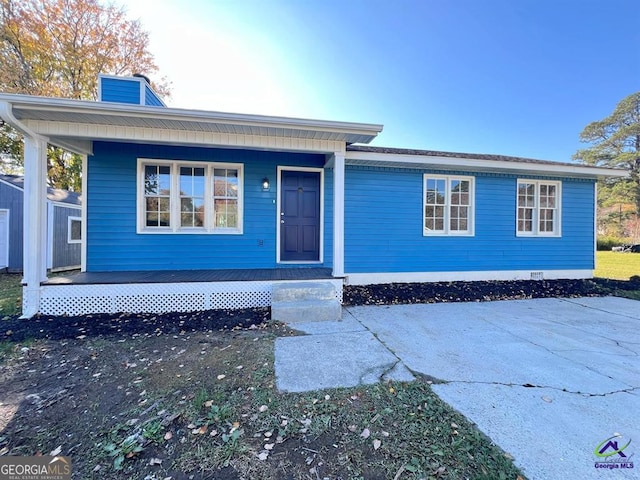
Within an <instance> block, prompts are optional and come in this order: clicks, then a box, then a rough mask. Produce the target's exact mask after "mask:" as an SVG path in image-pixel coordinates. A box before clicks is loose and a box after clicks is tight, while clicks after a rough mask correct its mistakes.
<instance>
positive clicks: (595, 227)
mask: <svg viewBox="0 0 640 480" xmlns="http://www.w3.org/2000/svg"><path fill="white" fill-rule="evenodd" d="M597 251H598V182H593V268H594V270H595V269H596V267H597V266H598V265H597V263H598V254H597Z"/></svg>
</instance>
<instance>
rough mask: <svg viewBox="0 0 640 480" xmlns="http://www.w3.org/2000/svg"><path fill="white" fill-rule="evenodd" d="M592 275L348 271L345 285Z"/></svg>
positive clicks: (587, 272)
mask: <svg viewBox="0 0 640 480" xmlns="http://www.w3.org/2000/svg"><path fill="white" fill-rule="evenodd" d="M584 278H593V270H495V271H457V272H379V273H347V274H346V278H345V284H346V285H376V284H386V283H431V282H474V281H492V280H506V281H509V280H532V279H536V280H541V279H544V280H557V279H584Z"/></svg>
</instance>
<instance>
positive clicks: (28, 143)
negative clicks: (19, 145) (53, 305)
mask: <svg viewBox="0 0 640 480" xmlns="http://www.w3.org/2000/svg"><path fill="white" fill-rule="evenodd" d="M0 118H2V119H3V120H4V121H5V122H7V123H8V124H9V125H11V126H12V127H13V128H15V129H16V130H18V131H19V132H21V133H22V134H23V135H24V170H25V175H24V197H23V198H24V222H23V273H24V276H23V280H22V285H23V289H22V299H23V300H22V318H31V317H32V316H34V315H35V314H36V313H38V311H39V310H40V293H41V286H40V283H41V282H42V281H44V280H46V279H47V259H46V255H47V249H46V245H47V223H46V218H47V217H46V198H47V197H46V155H47V152H46V148H47V141H48V138H46V137H43V136H41V135H38V134H37V133H36V132H34V131H33V130H31V129H30V128H29V127H27V126H26V125H25V124H23V123H22V122H21V121H20V120H18V119H17V118H16V117H15V115H14V114H13V105H12V104H11V103H10V102H7V101H0ZM42 163H44V165H41V164H42Z"/></svg>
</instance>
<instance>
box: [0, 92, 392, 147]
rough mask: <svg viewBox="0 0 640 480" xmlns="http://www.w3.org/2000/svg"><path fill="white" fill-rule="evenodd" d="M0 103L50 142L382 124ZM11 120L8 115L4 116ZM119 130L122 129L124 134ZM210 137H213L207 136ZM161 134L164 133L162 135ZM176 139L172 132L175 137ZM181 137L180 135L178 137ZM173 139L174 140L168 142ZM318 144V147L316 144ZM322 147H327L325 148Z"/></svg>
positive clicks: (368, 134) (352, 134) (348, 139)
mask: <svg viewBox="0 0 640 480" xmlns="http://www.w3.org/2000/svg"><path fill="white" fill-rule="evenodd" d="M0 102H7V103H9V104H10V105H11V111H12V113H13V116H14V117H15V118H16V119H17V120H18V121H19V122H21V123H22V124H24V125H26V126H27V127H28V128H29V129H31V130H33V131H34V132H35V133H38V134H41V135H44V136H47V137H49V138H50V140H51V143H56V140H57V139H59V140H60V141H61V143H64V142H66V143H67V144H68V143H69V142H77V141H86V140H96V139H105V136H108V135H111V136H112V137H113V139H116V140H117V139H122V138H120V137H122V136H125V137H126V138H125V139H128V140H132V141H136V138H137V137H140V138H139V139H137V141H143V140H146V139H149V136H150V135H149V133H148V132H149V131H163V132H175V133H178V134H180V133H182V134H183V135H182V137H183V138H185V139H187V140H188V139H189V138H190V136H194V135H198V134H200V136H201V137H202V138H204V139H208V138H211V139H213V138H220V136H221V135H228V136H242V137H245V138H246V137H262V138H271V139H276V140H278V139H280V140H287V139H290V140H293V141H294V143H300V142H304V141H311V142H325V143H326V144H327V145H329V146H331V147H332V148H333V145H330V144H329V143H327V142H336V143H342V144H345V143H346V144H351V143H369V142H370V141H371V140H373V139H374V138H375V137H376V135H377V134H378V133H380V131H382V125H374V124H363V123H350V122H332V121H324V120H308V119H299V118H287V117H271V116H263V115H248V114H236V113H223V112H209V111H202V110H186V109H177V108H163V107H149V106H140V105H124V104H116V103H108V102H91V101H82V100H68V99H59V98H48V97H34V96H29V95H11V94H0ZM5 120H6V121H8V122H9V123H11V119H5ZM121 132H126V135H125V134H124V133H121ZM212 135H213V136H214V137H212ZM165 136H166V135H165ZM174 137H175V135H174ZM177 137H178V138H180V135H177ZM172 142H173V141H172ZM320 148H322V147H320ZM324 148H326V147H324Z"/></svg>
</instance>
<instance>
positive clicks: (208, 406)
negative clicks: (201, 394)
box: [204, 400, 213, 408]
mask: <svg viewBox="0 0 640 480" xmlns="http://www.w3.org/2000/svg"><path fill="white" fill-rule="evenodd" d="M212 405H213V400H207V401H206V402H204V406H205V407H206V408H211V406H212Z"/></svg>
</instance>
